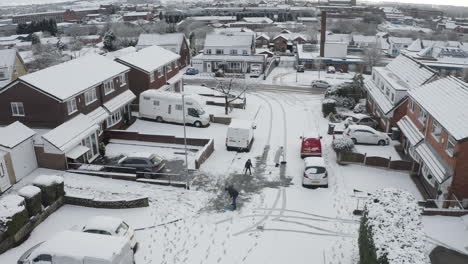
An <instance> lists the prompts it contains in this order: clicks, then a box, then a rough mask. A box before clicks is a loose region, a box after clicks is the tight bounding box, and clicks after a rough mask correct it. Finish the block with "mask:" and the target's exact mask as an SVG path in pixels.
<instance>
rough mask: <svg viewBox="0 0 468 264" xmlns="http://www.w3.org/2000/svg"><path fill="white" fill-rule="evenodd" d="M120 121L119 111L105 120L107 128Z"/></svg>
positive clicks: (120, 114)
mask: <svg viewBox="0 0 468 264" xmlns="http://www.w3.org/2000/svg"><path fill="white" fill-rule="evenodd" d="M120 120H122V113H120V110H118V111H117V112H115V113H113V114H112V115H111V116H109V117H108V118H107V127H111V126H113V125H115V124H117V123H118V122H120Z"/></svg>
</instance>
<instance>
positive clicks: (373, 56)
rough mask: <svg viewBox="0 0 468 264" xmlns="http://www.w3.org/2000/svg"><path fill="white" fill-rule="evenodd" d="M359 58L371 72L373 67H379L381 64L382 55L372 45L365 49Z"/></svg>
mask: <svg viewBox="0 0 468 264" xmlns="http://www.w3.org/2000/svg"><path fill="white" fill-rule="evenodd" d="M361 58H362V60H363V61H364V64H365V65H367V66H368V67H369V68H370V70H372V68H373V67H374V66H376V65H379V64H380V63H381V62H382V60H383V55H382V51H381V50H380V49H379V48H378V47H377V46H376V45H372V46H369V47H368V48H367V49H365V51H364V54H363V55H362V56H361Z"/></svg>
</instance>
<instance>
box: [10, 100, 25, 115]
mask: <svg viewBox="0 0 468 264" xmlns="http://www.w3.org/2000/svg"><path fill="white" fill-rule="evenodd" d="M11 113H12V115H13V116H24V106H23V103H22V102H12V103H11Z"/></svg>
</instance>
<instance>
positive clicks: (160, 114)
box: [140, 90, 210, 127]
mask: <svg viewBox="0 0 468 264" xmlns="http://www.w3.org/2000/svg"><path fill="white" fill-rule="evenodd" d="M199 97H200V96H198V95H194V94H189V95H185V98H184V100H185V113H186V114H185V123H186V124H193V125H194V126H196V127H202V126H206V125H208V124H209V123H210V116H209V115H208V114H207V113H206V112H205V111H204V110H203V104H202V103H201V102H202V100H201V99H200V98H199ZM140 117H143V118H149V119H154V120H156V121H158V122H164V121H166V122H174V123H180V124H183V123H184V120H183V116H182V94H181V93H173V92H166V91H158V90H147V91H144V92H142V93H141V94H140Z"/></svg>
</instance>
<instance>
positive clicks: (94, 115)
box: [86, 106, 109, 124]
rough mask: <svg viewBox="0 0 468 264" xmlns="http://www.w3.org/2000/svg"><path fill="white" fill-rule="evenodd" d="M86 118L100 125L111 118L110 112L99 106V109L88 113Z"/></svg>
mask: <svg viewBox="0 0 468 264" xmlns="http://www.w3.org/2000/svg"><path fill="white" fill-rule="evenodd" d="M86 116H87V117H89V118H90V119H91V120H93V121H94V122H95V123H96V124H100V123H101V122H103V121H104V120H106V119H107V118H108V117H109V112H107V111H106V110H105V109H104V108H103V107H102V106H99V107H98V108H96V109H94V110H93V111H91V112H90V113H88V114H87V115H86Z"/></svg>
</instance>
